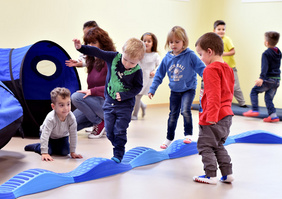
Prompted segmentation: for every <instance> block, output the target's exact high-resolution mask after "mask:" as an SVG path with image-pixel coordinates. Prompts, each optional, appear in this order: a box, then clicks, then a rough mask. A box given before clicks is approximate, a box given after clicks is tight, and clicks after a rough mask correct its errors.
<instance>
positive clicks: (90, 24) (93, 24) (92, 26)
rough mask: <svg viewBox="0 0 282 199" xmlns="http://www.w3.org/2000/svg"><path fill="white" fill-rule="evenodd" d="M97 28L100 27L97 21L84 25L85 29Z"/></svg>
mask: <svg viewBox="0 0 282 199" xmlns="http://www.w3.org/2000/svg"><path fill="white" fill-rule="evenodd" d="M88 27H90V28H95V27H98V24H97V23H96V21H87V22H85V23H84V24H83V29H85V28H88Z"/></svg>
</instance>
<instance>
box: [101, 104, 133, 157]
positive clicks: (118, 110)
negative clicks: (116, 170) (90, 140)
mask: <svg viewBox="0 0 282 199" xmlns="http://www.w3.org/2000/svg"><path fill="white" fill-rule="evenodd" d="M103 109H104V118H105V120H104V121H105V129H106V132H107V137H108V139H109V140H110V141H111V143H112V145H113V147H114V148H113V152H114V157H116V158H118V159H119V160H122V158H123V155H124V153H125V144H126V142H127V135H126V134H127V128H128V126H129V122H130V121H131V114H132V111H133V106H117V105H115V104H110V103H107V102H105V104H104V107H103Z"/></svg>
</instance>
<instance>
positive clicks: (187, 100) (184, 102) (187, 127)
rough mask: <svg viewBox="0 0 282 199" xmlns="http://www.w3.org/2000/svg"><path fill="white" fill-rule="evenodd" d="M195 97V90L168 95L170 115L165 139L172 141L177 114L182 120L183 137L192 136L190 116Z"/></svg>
mask: <svg viewBox="0 0 282 199" xmlns="http://www.w3.org/2000/svg"><path fill="white" fill-rule="evenodd" d="M194 97H195V89H190V90H188V91H185V92H173V91H171V93H170V107H169V108H170V113H169V118H168V126H167V137H166V138H167V139H168V140H173V139H174V136H175V129H176V125H177V120H178V117H179V113H180V111H181V115H182V116H183V119H184V135H185V136H186V135H192V134H193V122H192V114H191V106H192V103H193V100H194Z"/></svg>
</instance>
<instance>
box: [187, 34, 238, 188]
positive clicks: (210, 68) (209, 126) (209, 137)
mask: <svg viewBox="0 0 282 199" xmlns="http://www.w3.org/2000/svg"><path fill="white" fill-rule="evenodd" d="M196 51H197V52H198V54H199V55H200V58H201V60H202V61H203V62H204V63H205V64H206V65H207V67H206V68H205V69H204V72H203V81H204V93H203V97H202V99H201V100H200V101H201V104H200V105H201V109H200V112H199V126H200V128H199V138H198V143H197V148H198V151H199V154H200V155H201V156H202V162H203V164H204V170H205V175H203V176H195V177H193V180H194V181H196V182H201V183H207V184H217V181H218V179H217V178H216V172H217V164H218V165H219V169H220V171H221V174H222V178H221V181H222V182H228V183H230V182H232V181H233V180H234V178H233V176H232V164H231V158H230V156H229V155H228V153H227V151H226V149H225V148H224V146H223V144H224V143H225V140H226V139H227V137H228V135H229V132H230V126H231V124H232V116H233V112H232V110H231V103H232V98H233V93H234V74H233V70H232V69H231V68H230V67H229V66H228V64H226V63H225V62H224V61H223V59H222V53H223V42H222V39H221V38H220V37H219V36H218V35H217V34H215V33H206V34H204V35H203V36H201V37H200V38H199V39H198V41H197V42H196Z"/></svg>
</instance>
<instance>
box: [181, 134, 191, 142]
mask: <svg viewBox="0 0 282 199" xmlns="http://www.w3.org/2000/svg"><path fill="white" fill-rule="evenodd" d="M183 142H184V143H185V144H190V143H191V142H192V136H191V135H186V136H185V137H184V140H183Z"/></svg>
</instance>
